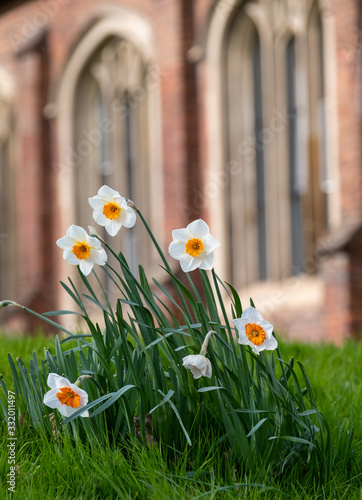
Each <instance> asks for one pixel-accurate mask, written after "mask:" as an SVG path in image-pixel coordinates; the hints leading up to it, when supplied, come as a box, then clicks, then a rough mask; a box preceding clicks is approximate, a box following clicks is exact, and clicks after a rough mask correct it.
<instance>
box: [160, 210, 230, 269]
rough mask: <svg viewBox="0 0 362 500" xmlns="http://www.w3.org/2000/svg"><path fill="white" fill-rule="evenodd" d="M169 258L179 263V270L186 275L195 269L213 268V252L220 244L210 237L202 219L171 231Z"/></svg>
mask: <svg viewBox="0 0 362 500" xmlns="http://www.w3.org/2000/svg"><path fill="white" fill-rule="evenodd" d="M172 238H173V241H172V242H171V243H170V246H169V252H170V255H171V257H173V258H174V259H177V260H179V261H180V264H181V269H182V270H183V271H184V272H185V273H188V272H190V271H193V270H194V269H197V268H198V267H199V268H200V269H205V270H209V269H212V268H213V267H214V250H215V248H217V247H218V246H219V245H220V243H219V242H218V241H217V239H216V238H214V237H213V236H211V234H210V232H209V226H208V225H207V224H206V222H204V221H203V220H202V219H198V220H195V221H194V222H191V224H189V225H188V226H187V227H186V228H184V229H175V230H173V231H172Z"/></svg>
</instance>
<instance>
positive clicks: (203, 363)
mask: <svg viewBox="0 0 362 500" xmlns="http://www.w3.org/2000/svg"><path fill="white" fill-rule="evenodd" d="M182 366H184V367H185V368H188V369H189V370H190V371H191V373H192V375H193V376H194V378H200V377H208V378H211V375H212V366H211V362H210V360H209V359H207V358H206V357H205V356H202V355H201V354H190V356H186V357H185V358H182Z"/></svg>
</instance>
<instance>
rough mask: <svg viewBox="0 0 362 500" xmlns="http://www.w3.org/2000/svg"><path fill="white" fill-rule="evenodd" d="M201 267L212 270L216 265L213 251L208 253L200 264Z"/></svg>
mask: <svg viewBox="0 0 362 500" xmlns="http://www.w3.org/2000/svg"><path fill="white" fill-rule="evenodd" d="M199 267H200V269H204V270H205V271H210V269H212V268H213V267H214V254H213V252H211V253H209V255H206V256H205V257H204V258H203V259H202V262H201V264H200V266H199Z"/></svg>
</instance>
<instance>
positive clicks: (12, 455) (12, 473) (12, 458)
mask: <svg viewBox="0 0 362 500" xmlns="http://www.w3.org/2000/svg"><path fill="white" fill-rule="evenodd" d="M15 434H16V426H15V392H13V391H8V444H7V450H8V465H9V466H10V470H9V472H8V474H7V481H6V482H7V484H8V485H9V486H8V491H11V492H12V493H15V486H16V471H17V465H16V440H17V437H16V436H15Z"/></svg>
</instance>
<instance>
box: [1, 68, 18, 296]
mask: <svg viewBox="0 0 362 500" xmlns="http://www.w3.org/2000/svg"><path fill="white" fill-rule="evenodd" d="M12 143H13V115H12V89H11V84H10V81H9V79H8V78H7V75H6V74H5V73H4V74H3V72H2V71H1V72H0V298H2V299H4V298H13V297H14V294H15V283H16V246H15V230H16V223H15V196H14V195H15V192H14V191H15V186H14V182H15V179H14V161H13V148H12Z"/></svg>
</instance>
